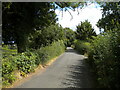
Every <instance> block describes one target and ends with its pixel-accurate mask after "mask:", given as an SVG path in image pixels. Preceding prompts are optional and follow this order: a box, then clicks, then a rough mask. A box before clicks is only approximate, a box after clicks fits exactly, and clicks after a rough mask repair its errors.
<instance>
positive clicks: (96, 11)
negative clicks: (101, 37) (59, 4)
mask: <svg viewBox="0 0 120 90" xmlns="http://www.w3.org/2000/svg"><path fill="white" fill-rule="evenodd" d="M69 11H70V12H71V14H72V16H73V19H71V18H72V16H71V15H70V13H69V12H68V11H66V12H65V11H63V16H62V11H60V9H56V10H55V13H56V14H57V17H58V21H57V23H59V24H60V25H61V26H62V27H63V28H65V27H69V28H70V29H72V30H74V31H75V30H76V26H77V25H78V24H80V22H81V21H85V20H88V21H89V22H90V23H91V24H92V26H93V28H94V29H95V32H96V33H97V34H99V33H100V32H99V28H98V27H97V26H96V23H97V22H98V20H99V19H100V18H102V10H101V8H100V6H99V5H98V4H96V3H92V4H90V5H88V6H87V7H84V8H83V9H80V8H79V9H78V11H79V14H78V11H77V9H76V10H75V11H72V10H70V9H69Z"/></svg>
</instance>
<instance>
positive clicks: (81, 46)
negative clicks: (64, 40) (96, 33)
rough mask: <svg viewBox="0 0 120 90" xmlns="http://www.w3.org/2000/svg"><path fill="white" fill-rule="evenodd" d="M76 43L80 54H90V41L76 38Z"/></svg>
mask: <svg viewBox="0 0 120 90" xmlns="http://www.w3.org/2000/svg"><path fill="white" fill-rule="evenodd" d="M74 43H75V44H74V45H75V49H76V50H77V51H78V52H79V53H80V54H88V52H89V49H90V48H91V46H90V43H89V42H85V41H80V40H76V41H75V42H74Z"/></svg>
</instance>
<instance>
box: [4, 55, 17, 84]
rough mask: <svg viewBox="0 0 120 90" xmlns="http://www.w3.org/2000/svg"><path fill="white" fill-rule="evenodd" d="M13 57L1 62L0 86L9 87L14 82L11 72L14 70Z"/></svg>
mask: <svg viewBox="0 0 120 90" xmlns="http://www.w3.org/2000/svg"><path fill="white" fill-rule="evenodd" d="M12 59H13V57H12V56H10V57H9V58H6V59H3V60H2V81H3V82H2V84H3V85H9V84H10V83H13V82H14V81H15V79H16V78H15V76H14V74H13V71H14V70H16V67H15V63H14V62H12Z"/></svg>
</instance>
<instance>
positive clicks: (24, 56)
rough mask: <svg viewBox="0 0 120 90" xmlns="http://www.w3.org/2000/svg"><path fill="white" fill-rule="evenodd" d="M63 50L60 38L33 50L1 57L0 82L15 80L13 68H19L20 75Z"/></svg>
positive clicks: (6, 82) (4, 84) (30, 70)
mask: <svg viewBox="0 0 120 90" xmlns="http://www.w3.org/2000/svg"><path fill="white" fill-rule="evenodd" d="M64 50H65V45H64V42H63V41H62V40H58V41H56V42H53V43H51V44H50V45H49V46H45V47H41V48H40V49H37V50H34V51H26V52H24V53H21V54H18V55H16V56H12V55H10V56H8V57H5V58H3V59H2V61H3V62H2V80H3V82H2V84H3V86H7V85H10V84H12V83H13V82H14V81H15V80H16V76H15V73H13V72H14V71H15V70H19V71H20V73H21V76H25V75H26V74H28V73H30V72H33V71H34V69H35V68H36V67H37V66H38V65H39V64H42V65H43V64H46V63H47V62H48V61H49V60H50V59H52V58H54V57H56V56H59V55H60V54H61V53H63V52H64Z"/></svg>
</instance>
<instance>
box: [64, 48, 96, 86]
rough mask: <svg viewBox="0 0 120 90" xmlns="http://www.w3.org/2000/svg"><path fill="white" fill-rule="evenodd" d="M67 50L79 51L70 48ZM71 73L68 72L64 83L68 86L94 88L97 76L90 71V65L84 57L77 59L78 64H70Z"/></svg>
mask: <svg viewBox="0 0 120 90" xmlns="http://www.w3.org/2000/svg"><path fill="white" fill-rule="evenodd" d="M66 52H74V53H77V52H76V51H75V50H73V49H68V50H67V51H66ZM68 68H69V73H67V75H66V77H67V78H64V81H63V82H62V84H63V85H65V87H67V88H94V87H95V78H94V74H93V73H92V72H91V71H90V67H89V65H88V64H87V63H86V62H85V60H84V59H82V60H77V64H74V65H70V66H68Z"/></svg>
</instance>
